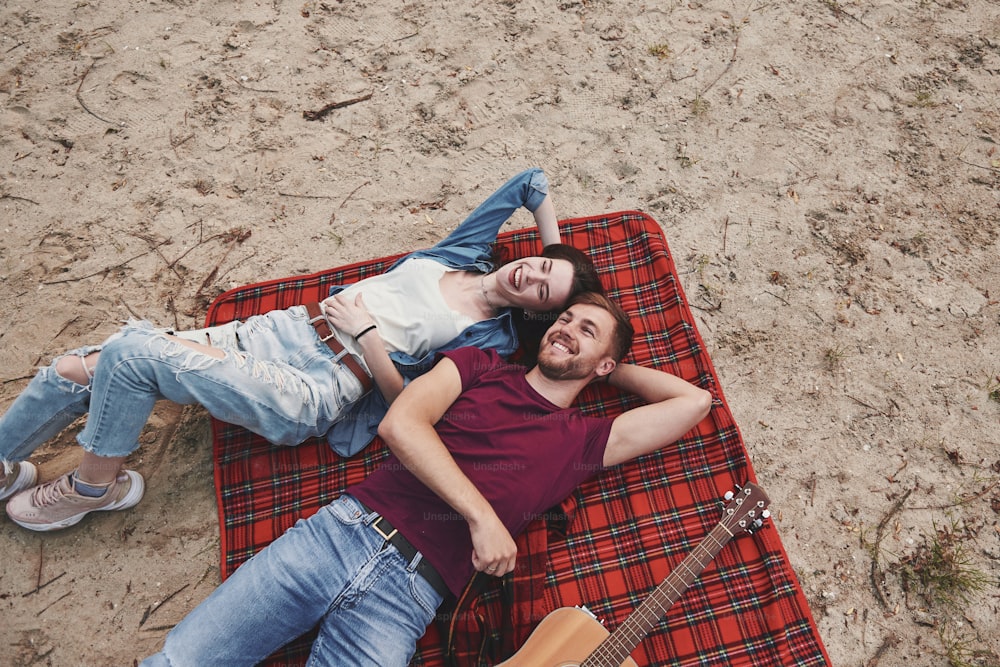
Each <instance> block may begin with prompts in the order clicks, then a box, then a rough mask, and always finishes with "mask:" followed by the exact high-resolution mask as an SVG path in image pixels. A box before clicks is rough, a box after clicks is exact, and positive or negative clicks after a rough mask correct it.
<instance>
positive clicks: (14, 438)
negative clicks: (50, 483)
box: [0, 306, 363, 462]
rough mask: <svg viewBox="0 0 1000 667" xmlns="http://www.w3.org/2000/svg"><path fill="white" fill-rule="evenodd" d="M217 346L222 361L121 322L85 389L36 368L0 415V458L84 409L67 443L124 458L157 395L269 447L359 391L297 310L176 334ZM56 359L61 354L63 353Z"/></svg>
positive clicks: (25, 451) (336, 410)
mask: <svg viewBox="0 0 1000 667" xmlns="http://www.w3.org/2000/svg"><path fill="white" fill-rule="evenodd" d="M206 331H207V332H208V334H209V335H210V336H211V342H212V344H213V346H216V347H219V348H220V349H223V350H224V351H225V357H224V358H223V359H217V358H215V357H212V356H210V355H207V354H204V353H202V352H199V351H195V350H193V349H192V348H190V347H187V346H185V345H183V344H181V343H179V342H178V341H176V340H171V339H170V338H168V337H167V336H166V335H165V333H164V330H162V329H154V328H153V327H152V325H150V324H149V323H148V322H130V323H129V324H128V325H126V326H125V327H123V328H122V330H121V331H120V332H118V333H116V334H114V335H113V336H111V337H110V338H108V339H107V340H106V341H105V342H104V343H103V344H102V345H99V346H90V347H83V348H80V349H77V350H73V351H72V352H68V353H67V355H76V356H78V357H80V358H81V359H82V358H83V357H85V356H87V355H88V354H90V353H92V352H98V351H99V352H100V359H99V361H98V364H97V367H96V368H95V369H94V373H93V378H92V380H91V382H90V384H89V385H80V384H77V383H75V382H73V381H71V380H68V379H66V378H64V377H62V376H60V375H59V374H58V373H57V372H56V369H55V366H56V362H58V361H59V359H56V360H55V361H53V362H52V364H51V365H50V366H47V367H45V368H42V369H40V370H39V371H38V373H37V374H36V375H35V377H34V378H33V379H32V380H31V382H30V383H29V384H28V386H27V387H26V388H25V390H24V391H23V392H22V393H21V394H20V395H19V396H18V397H17V399H16V400H15V401H14V403H12V404H11V406H10V408H9V409H8V410H7V412H6V413H5V414H4V416H3V417H2V418H0V460H3V461H9V462H13V461H23V460H24V459H26V458H27V457H28V456H29V455H30V454H31V453H32V452H33V451H34V450H35V449H36V448H37V447H39V446H40V445H42V444H44V443H45V442H46V441H48V440H49V439H51V438H53V437H54V436H56V435H57V434H58V433H59V432H60V431H62V430H63V429H64V428H66V427H67V426H68V425H69V424H71V423H72V422H73V421H74V420H75V419H77V418H78V417H80V416H82V415H84V414H86V413H88V412H89V413H90V414H89V416H88V419H87V423H86V426H85V427H84V429H83V430H82V431H81V432H80V434H79V435H78V436H77V441H78V442H79V443H80V444H81V445H82V446H83V448H84V449H86V450H87V451H90V452H93V453H94V454H97V455H99V456H109V457H112V456H113V457H117V456H126V455H128V454H130V453H132V452H133V451H135V450H136V449H137V448H138V446H139V435H140V434H141V432H142V429H143V426H144V425H145V424H146V421H147V420H148V418H149V415H150V413H151V412H152V410H153V406H154V404H155V403H156V401H157V400H159V399H164V398H165V399H169V400H171V401H175V402H177V403H181V404H192V403H198V404H201V405H203V406H204V407H205V408H206V409H207V410H208V412H209V413H210V414H211V415H212V416H213V417H216V418H217V419H220V420H222V421H225V422H229V423H231V424H236V425H239V426H243V427H245V428H247V429H249V430H250V431H253V432H254V433H257V434H258V435H260V436H262V437H264V438H265V439H267V440H269V441H271V442H273V443H275V444H279V445H297V444H299V443H301V442H303V441H304V440H306V439H307V438H310V437H313V436H322V435H324V434H325V433H326V432H327V431H328V430H329V429H330V428H331V427H332V426H333V424H334V423H336V421H337V420H338V419H340V418H341V417H342V415H344V414H346V412H347V411H348V410H349V409H350V407H351V405H352V404H353V403H354V402H356V401H357V400H358V399H359V398H361V395H362V391H363V390H362V387H361V383H360V382H359V381H358V379H357V378H356V377H355V376H354V375H353V374H352V373H351V372H350V371H349V370H348V369H347V368H346V367H345V366H343V365H342V364H340V363H338V362H337V361H335V360H334V355H333V352H332V351H331V350H330V348H329V347H327V346H326V344H324V343H323V342H322V341H321V340H320V339H319V336H318V335H317V334H316V331H315V329H314V328H313V327H312V325H311V324H309V316H308V315H307V314H306V311H305V308H304V307H303V306H294V307H292V308H289V309H287V310H277V311H272V312H270V313H267V314H266V315H257V316H254V317H251V318H249V319H247V320H246V321H245V322H234V323H231V324H229V325H223V326H221V327H214V328H212V329H209V330H199V331H196V332H188V333H180V334H178V335H179V336H181V337H183V338H190V339H192V340H199V339H200V340H206V335H205V332H206ZM63 356H66V355H63Z"/></svg>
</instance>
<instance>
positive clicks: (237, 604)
mask: <svg viewBox="0 0 1000 667" xmlns="http://www.w3.org/2000/svg"><path fill="white" fill-rule="evenodd" d="M376 517H377V514H373V513H369V512H367V511H366V510H365V509H364V508H363V507H362V506H361V505H360V504H359V503H358V501H357V500H355V499H354V498H352V497H351V496H350V495H344V496H341V497H340V498H338V499H337V500H335V501H333V502H332V503H330V504H329V505H327V506H326V507H324V508H323V509H321V510H320V511H319V512H318V513H316V514H314V515H313V516H311V517H310V518H308V519H304V520H301V521H299V522H298V523H296V524H295V526H293V527H292V528H291V530H289V531H288V532H286V533H285V534H284V535H282V536H281V537H279V538H278V539H277V540H275V541H274V542H273V543H272V544H271V545H270V546H268V547H267V548H266V549H264V550H263V551H261V552H260V553H258V554H257V555H255V556H254V557H253V558H251V559H250V560H248V561H247V562H246V563H244V564H243V565H242V566H240V567H239V569H237V570H236V572H235V573H233V575H232V576H231V577H229V579H227V580H226V581H225V582H223V583H222V585H221V586H219V587H218V588H217V589H215V591H214V592H213V593H212V594H211V595H210V596H208V598H206V599H205V601H204V602H202V603H201V604H200V605H198V606H197V607H196V608H195V609H194V610H193V611H192V612H191V613H190V614H188V615H187V616H186V617H185V618H184V620H183V621H181V622H180V624H178V625H177V626H176V627H175V628H174V629H173V630H171V631H170V633H169V634H168V635H167V638H166V640H165V641H164V645H163V651H161V652H160V653H157V654H156V655H153V656H151V657H149V658H147V659H146V660H144V661H143V662H142V667H167V666H169V667H187V666H188V665H190V666H192V667H203V666H204V665H213V666H220V667H222V666H230V665H232V666H235V665H254V664H257V663H258V662H260V661H261V660H263V659H264V658H266V657H267V656H268V655H270V654H271V653H273V652H274V651H275V650H276V649H278V648H280V647H282V646H284V645H285V644H287V643H288V642H290V641H292V640H293V639H295V638H297V637H299V636H300V635H302V634H304V633H305V632H307V631H308V630H310V629H312V628H314V627H316V626H317V625H319V636H318V637H317V638H316V641H315V642H314V643H313V647H312V652H311V654H310V656H309V662H308V663H307V664H308V665H352V666H354V665H358V666H360V665H371V666H372V667H391V666H393V665H399V666H400V667H403V666H405V665H407V664H409V661H410V658H411V657H412V655H413V653H414V651H415V649H416V644H417V641H418V640H419V639H420V637H421V636H423V634H424V631H425V630H426V628H427V625H428V624H429V623H430V622H431V621H432V620H433V619H434V614H435V613H436V611H437V608H438V606H439V605H440V604H441V600H442V598H441V595H440V594H439V593H437V592H436V591H435V590H434V587H433V586H431V585H430V584H429V583H428V582H427V580H425V579H424V578H423V577H422V576H421V575H419V574H418V573H417V572H416V567H417V564H418V563H419V562H420V555H419V554H417V555H416V556H414V558H413V561H412V562H407V561H406V560H405V559H404V558H403V557H402V555H400V553H399V552H398V551H397V550H396V549H395V547H392V546H387V545H386V543H385V541H384V540H383V539H382V537H381V536H379V534H378V533H377V532H376V531H375V530H374V529H372V528H371V527H370V524H371V523H372V521H374V519H375V518H376Z"/></svg>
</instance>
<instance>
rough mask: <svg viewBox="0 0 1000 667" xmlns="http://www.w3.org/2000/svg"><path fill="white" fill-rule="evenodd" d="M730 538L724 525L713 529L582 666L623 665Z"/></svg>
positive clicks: (731, 535)
mask: <svg viewBox="0 0 1000 667" xmlns="http://www.w3.org/2000/svg"><path fill="white" fill-rule="evenodd" d="M731 539H733V533H732V532H730V531H729V529H728V528H726V526H725V525H723V524H722V523H720V524H719V525H717V526H716V527H715V528H713V529H712V532H710V533H709V534H708V535H706V536H705V538H704V539H703V540H702V541H701V542H700V543H699V544H698V546H696V547H695V548H694V549H693V550H692V551H691V553H689V554H688V555H687V557H686V558H685V559H684V560H683V561H682V562H681V564H680V565H678V566H677V567H676V568H674V570H673V571H672V572H671V573H670V575H669V576H668V577H667V578H666V579H664V580H663V581H662V582H661V583H660V585H659V586H657V587H656V590H654V591H653V592H652V593H651V594H650V595H649V597H647V598H646V599H645V601H643V603H642V604H641V605H639V606H638V607H637V608H636V609H635V611H633V612H632V613H631V614H630V615H629V617H628V618H627V619H625V621H624V622H623V623H622V624H621V625H619V626H618V628H617V629H615V631H614V632H612V633H611V634H610V635H608V637H607V638H605V639H604V641H602V642H601V644H600V645H599V646H598V647H597V649H596V650H595V651H594V652H593V653H591V654H590V657H588V658H587V659H586V660H585V661H584V662H582V663H581V664H580V667H606V666H607V665H620V664H621V663H622V662H624V661H625V659H626V658H627V657H628V656H629V654H631V653H632V651H634V650H635V647H636V646H638V645H639V643H640V642H642V640H643V639H645V638H646V635H648V634H649V632H650V630H652V629H653V627H654V626H656V624H657V623H659V622H660V619H662V618H663V617H664V616H665V615H666V613H667V610H668V609H670V606H671V605H672V604H673V603H675V602H677V600H678V599H679V598H680V597H681V595H683V594H684V591H686V590H687V589H688V588H690V587H691V584H693V583H694V582H695V580H696V579H697V578H698V575H700V574H701V573H702V571H703V570H704V569H705V568H706V567H707V566H708V564H709V563H711V562H712V559H714V558H715V557H716V556H717V555H718V554H719V552H720V551H722V548H723V547H724V546H726V544H728V543H729V541H730V540H731Z"/></svg>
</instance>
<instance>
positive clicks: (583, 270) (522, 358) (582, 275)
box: [504, 243, 604, 366]
mask: <svg viewBox="0 0 1000 667" xmlns="http://www.w3.org/2000/svg"><path fill="white" fill-rule="evenodd" d="M540 256H541V257H545V258H547V259H561V260H565V261H567V262H569V263H570V264H572V265H573V284H572V285H571V286H570V291H569V297H568V298H567V300H566V303H563V304H560V305H559V307H558V308H557V309H556V310H550V311H544V312H537V313H536V312H530V311H526V310H524V309H523V308H511V316H512V317H513V321H514V327H515V328H516V329H517V337H518V340H520V342H521V351H520V352H519V353H518V354H517V361H518V362H520V363H523V364H525V365H528V366H531V365H532V364H534V363H535V358H536V357H537V355H538V346H539V344H540V343H541V341H542V336H544V335H545V332H546V331H547V330H548V328H549V327H550V326H552V323H553V322H555V321H556V319H557V318H558V317H559V314H560V313H562V312H563V311H564V310H565V309H566V306H567V305H568V304H569V303H570V302H571V301H572V300H573V299H574V298H575V297H576V296H577V295H579V294H583V293H585V292H594V293H597V294H604V285H602V284H601V279H600V277H598V275H597V268H596V267H595V266H594V262H593V261H591V259H590V257H587V255H586V253H584V252H582V251H580V250H577V249H576V248H574V247H573V246H569V245H566V244H565V243H553V244H552V245H547V246H545V248H544V249H543V250H542V253H541V255H540ZM504 263H506V262H504Z"/></svg>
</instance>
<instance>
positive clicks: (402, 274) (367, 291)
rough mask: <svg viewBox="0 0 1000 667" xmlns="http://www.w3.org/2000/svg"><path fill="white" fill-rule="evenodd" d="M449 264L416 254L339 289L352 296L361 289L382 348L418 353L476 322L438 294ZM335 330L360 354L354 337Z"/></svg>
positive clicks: (343, 293)
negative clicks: (384, 270) (452, 307)
mask: <svg viewBox="0 0 1000 667" xmlns="http://www.w3.org/2000/svg"><path fill="white" fill-rule="evenodd" d="M453 270H455V269H450V268H448V267H447V266H445V265H444V264H441V263H440V262H436V261H434V260H433V259H424V258H419V257H418V258H414V259H410V260H407V261H405V262H403V263H402V264H400V265H399V266H397V267H396V268H395V269H393V270H392V271H389V272H388V273H383V274H381V275H377V276H372V277H370V278H366V279H365V280H364V281H362V282H360V283H355V284H353V285H350V286H349V287H347V288H346V289H345V290H343V291H342V292H341V293H340V294H341V295H342V296H343V297H344V298H345V299H349V300H351V301H353V300H354V298H355V297H356V296H357V295H358V293H361V294H363V295H364V300H365V307H366V308H367V309H368V312H369V313H370V314H371V316H372V319H373V320H375V324H377V325H378V334H379V336H381V338H382V340H383V342H384V343H385V347H386V349H387V350H389V351H390V352H403V353H406V354H409V355H411V356H414V357H418V358H419V357H422V356H424V355H425V354H427V353H428V352H430V351H431V350H433V349H437V348H439V347H441V346H442V345H444V344H445V343H447V342H448V341H450V340H452V339H453V338H455V336H457V335H458V334H460V333H462V331H464V330H465V329H466V328H468V327H469V326H470V325H472V324H474V323H475V320H473V319H472V318H471V317H469V316H468V315H463V314H462V313H459V312H457V311H455V310H452V309H451V307H450V306H449V305H448V304H447V303H446V302H445V300H444V296H443V295H442V294H441V277H442V276H443V275H444V274H445V273H446V272H447V271H453ZM339 333H340V334H341V335H338V338H340V339H341V342H342V343H343V344H344V347H346V348H347V349H348V350H349V351H350V352H351V353H353V354H355V355H357V356H362V355H361V346H360V345H358V344H357V343H356V342H355V340H354V338H353V337H352V336H350V335H347V334H343V333H342V332H339ZM362 358H363V357H362Z"/></svg>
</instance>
